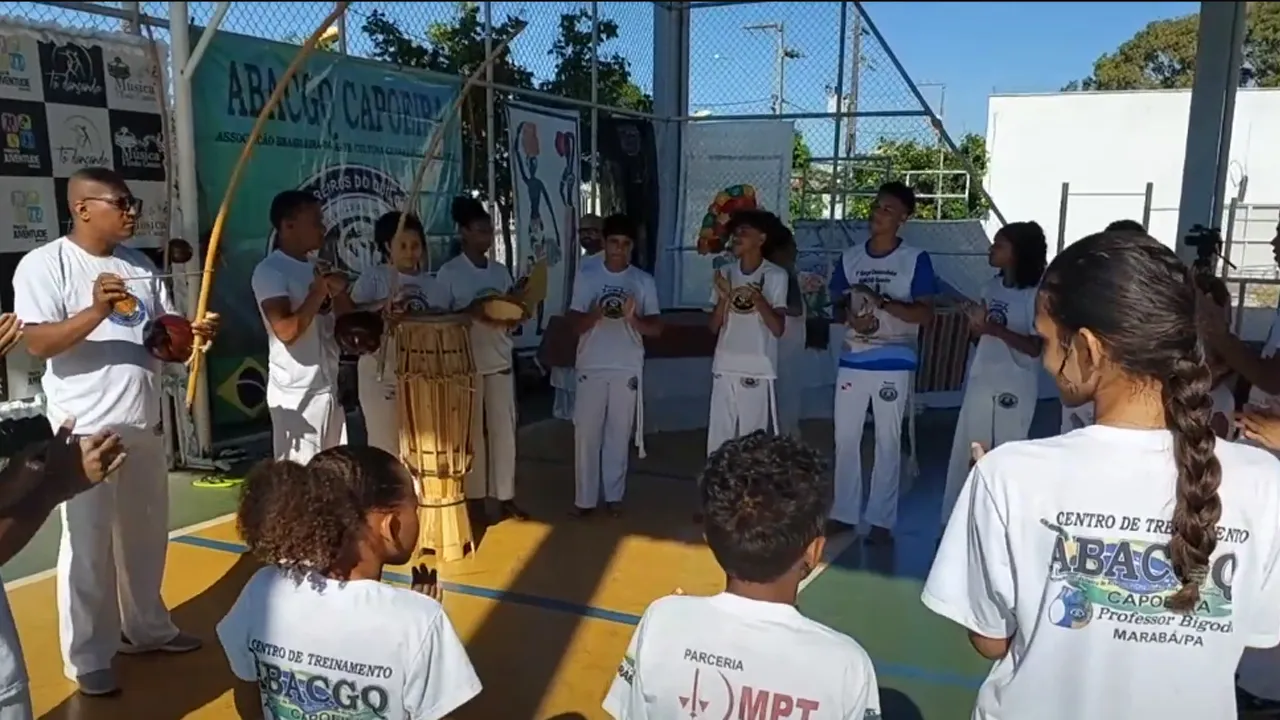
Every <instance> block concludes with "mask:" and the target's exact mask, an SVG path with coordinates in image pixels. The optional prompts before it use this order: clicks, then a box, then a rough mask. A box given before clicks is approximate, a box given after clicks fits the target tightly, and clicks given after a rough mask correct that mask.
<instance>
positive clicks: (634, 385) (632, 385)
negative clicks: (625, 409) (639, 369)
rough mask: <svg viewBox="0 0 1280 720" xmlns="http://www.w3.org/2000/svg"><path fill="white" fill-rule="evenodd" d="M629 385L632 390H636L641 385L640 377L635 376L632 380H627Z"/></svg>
mask: <svg viewBox="0 0 1280 720" xmlns="http://www.w3.org/2000/svg"><path fill="white" fill-rule="evenodd" d="M627 387H628V388H630V389H631V390H633V391H634V390H637V389H639V387H640V378H635V377H633V378H631V379H630V380H627Z"/></svg>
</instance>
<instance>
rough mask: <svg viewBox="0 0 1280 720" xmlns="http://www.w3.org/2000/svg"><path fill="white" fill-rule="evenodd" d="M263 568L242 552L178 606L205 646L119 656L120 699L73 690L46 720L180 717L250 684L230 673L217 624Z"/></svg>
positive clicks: (184, 624)
mask: <svg viewBox="0 0 1280 720" xmlns="http://www.w3.org/2000/svg"><path fill="white" fill-rule="evenodd" d="M258 567H259V565H258V563H257V562H255V561H253V560H252V559H251V558H249V556H247V555H242V556H240V558H239V559H238V560H237V561H236V563H235V565H233V566H232V567H231V568H230V569H229V570H227V572H226V573H225V574H224V575H223V576H222V577H221V578H219V579H218V581H217V582H215V583H214V584H213V585H211V586H210V587H209V588H207V589H206V590H205V591H204V592H202V593H200V594H199V595H197V596H196V597H194V598H192V599H190V600H188V601H187V602H185V603H182V604H181V605H179V606H178V607H176V608H174V609H173V620H174V622H175V623H176V624H177V625H178V627H180V628H182V630H183V631H184V632H187V633H190V634H192V635H195V636H197V637H199V638H200V639H201V640H204V643H205V646H204V647H203V648H201V649H200V650H198V651H196V652H193V653H189V654H187V655H160V654H156V655H147V656H136V657H128V656H118V657H117V658H116V662H115V668H116V672H117V673H118V675H119V679H120V686H121V688H122V689H123V692H122V693H121V694H120V695H119V696H118V697H114V698H87V697H83V696H81V695H79V694H74V695H72V696H71V697H69V698H67V699H66V700H64V701H63V702H62V703H61V704H60V705H58V706H57V707H55V708H53V709H52V710H50V711H49V712H47V713H45V714H44V715H42V716H41V718H42V720H143V719H145V720H181V719H182V718H185V717H187V716H188V715H190V714H191V713H194V712H196V711H197V710H200V709H201V708H204V707H206V706H209V705H211V704H212V703H213V702H214V701H215V700H217V699H218V698H219V697H221V696H222V695H223V694H224V693H226V692H227V691H228V690H231V689H232V688H233V687H234V686H235V685H246V684H245V683H241V682H239V681H238V680H236V679H235V677H234V676H233V675H232V674H231V670H230V668H228V666H227V660H226V657H225V656H224V655H223V653H222V648H221V647H220V646H219V644H218V639H217V634H216V632H215V627H216V626H217V624H218V621H220V620H221V619H222V618H223V616H225V615H226V614H227V611H228V610H230V609H231V605H232V604H233V603H235V600H236V598H237V597H239V595H240V590H241V588H243V587H244V585H245V583H246V582H248V580H249V578H250V577H251V576H252V575H253V573H254V572H255V571H257V569H258ZM248 687H249V689H252V690H253V693H254V700H253V702H252V705H251V706H250V707H257V701H256V693H257V688H256V686H252V685H250V686H248ZM237 707H239V695H238V694H237ZM241 717H246V718H254V717H261V710H260V708H259V709H258V714H257V715H255V714H252V713H250V714H244V713H243V712H241Z"/></svg>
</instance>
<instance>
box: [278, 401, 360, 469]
mask: <svg viewBox="0 0 1280 720" xmlns="http://www.w3.org/2000/svg"><path fill="white" fill-rule="evenodd" d="M267 411H268V412H269V413H270V414H271V447H272V450H273V452H274V454H275V458H276V459H277V460H292V461H293V462H296V463H300V464H302V465H306V464H307V463H308V462H310V461H311V458H313V457H315V456H316V454H317V453H320V452H322V451H324V450H328V449H329V448H333V447H337V446H339V445H345V444H346V443H347V414H346V411H344V410H343V409H342V403H340V402H338V395H337V393H336V392H334V391H333V390H330V389H328V388H326V389H324V390H318V391H312V392H308V393H306V394H302V395H299V396H295V397H285V398H276V397H272V396H271V395H270V394H268V397H267Z"/></svg>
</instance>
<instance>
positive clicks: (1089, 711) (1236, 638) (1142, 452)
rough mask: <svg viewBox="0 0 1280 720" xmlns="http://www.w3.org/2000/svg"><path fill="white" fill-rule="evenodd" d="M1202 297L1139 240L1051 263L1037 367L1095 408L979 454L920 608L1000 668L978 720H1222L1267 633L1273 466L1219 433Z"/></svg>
mask: <svg viewBox="0 0 1280 720" xmlns="http://www.w3.org/2000/svg"><path fill="white" fill-rule="evenodd" d="M1197 296H1198V292H1197V290H1196V285H1195V281H1194V276H1193V273H1192V271H1191V270H1190V269H1189V268H1188V267H1187V266H1186V265H1184V264H1183V263H1182V262H1181V261H1180V260H1178V258H1177V256H1175V255H1174V253H1173V251H1171V250H1169V249H1168V248H1166V247H1164V246H1163V245H1161V244H1160V243H1159V242H1157V241H1156V240H1153V239H1152V238H1150V237H1148V236H1146V235H1136V234H1133V233H1113V232H1104V233H1100V234H1097V235H1092V236H1090V237H1087V238H1085V239H1083V240H1081V241H1079V242H1077V243H1075V244H1073V245H1070V246H1068V247H1067V248H1066V250H1064V251H1063V252H1061V253H1059V254H1058V256H1057V257H1056V258H1054V261H1053V263H1052V264H1051V265H1050V266H1049V268H1048V270H1047V271H1046V272H1045V277H1044V280H1043V281H1042V283H1041V285H1040V290H1039V296H1038V298H1037V303H1036V319H1035V331H1036V333H1037V334H1038V335H1039V336H1040V338H1041V339H1042V341H1043V347H1044V350H1043V363H1044V367H1045V368H1046V369H1047V370H1048V371H1049V373H1050V374H1051V375H1053V377H1054V379H1055V381H1056V382H1057V384H1058V389H1059V391H1060V392H1061V393H1062V396H1063V398H1064V400H1065V401H1067V402H1068V403H1069V404H1072V405H1076V404H1079V403H1080V402H1081V401H1092V402H1093V404H1094V408H1095V412H1096V415H1097V419H1096V423H1095V424H1094V425H1091V426H1088V427H1084V428H1081V429H1079V430H1076V431H1074V432H1071V433H1068V434H1066V435H1061V436H1058V437H1052V438H1046V439H1043V440H1026V441H1020V442H1011V443H1005V444H1004V445H1001V446H1000V447H998V448H996V449H995V450H993V451H991V452H990V453H988V454H986V455H985V456H982V457H980V458H979V459H978V461H977V463H976V465H975V466H974V468H973V470H972V471H971V472H970V474H969V477H968V479H967V480H966V482H965V485H964V489H963V490H962V491H961V493H960V498H959V501H958V502H957V504H956V509H955V512H954V514H953V515H952V516H951V520H950V522H949V523H948V525H947V528H946V532H945V533H944V535H943V539H942V543H941V546H940V547H939V551H938V555H937V557H936V559H935V560H934V564H933V568H932V570H931V571H930V573H929V578H928V580H927V582H926V584H925V588H924V593H923V595H922V600H923V602H924V604H925V605H926V606H927V607H928V608H929V609H931V610H933V611H934V612H936V613H938V614H939V615H942V616H944V617H946V618H948V619H950V620H952V621H954V622H956V623H958V624H960V625H963V626H964V627H965V628H966V629H967V630H968V631H969V639H970V642H971V643H972V644H973V647H974V649H975V650H977V651H978V653H979V654H981V655H982V656H984V657H985V658H987V659H990V660H993V661H995V664H994V665H993V667H992V669H991V672H990V675H989V676H988V677H987V680H986V682H985V683H984V684H983V686H982V688H981V690H980V691H979V693H978V699H977V706H976V707H975V709H974V711H973V717H974V718H975V719H976V720H990V719H991V718H1023V717H1035V718H1036V719H1037V720H1077V719H1078V720H1085V719H1086V718H1090V719H1092V718H1103V717H1107V718H1192V717H1195V718H1229V717H1235V716H1236V697H1235V691H1234V683H1233V677H1232V676H1233V671H1234V670H1235V667H1236V663H1237V662H1238V661H1239V658H1240V655H1241V653H1242V652H1243V651H1244V649H1245V648H1246V647H1270V646H1274V645H1276V644H1278V643H1280V462H1277V460H1276V459H1275V458H1274V457H1273V456H1271V455H1270V454H1269V453H1267V452H1265V451H1262V450H1260V449H1257V448H1252V447H1246V446H1244V445H1239V444H1235V443H1228V442H1219V441H1217V438H1216V437H1215V435H1214V433H1213V430H1212V429H1211V427H1210V414H1211V412H1212V407H1213V405H1212V401H1211V399H1210V395H1209V390H1210V386H1211V384H1212V373H1211V371H1210V368H1209V365H1208V363H1207V362H1206V358H1205V350H1204V347H1203V344H1202V342H1201V339H1200V335H1199V332H1198V329H1197V325H1196V310H1197ZM979 455H980V453H979Z"/></svg>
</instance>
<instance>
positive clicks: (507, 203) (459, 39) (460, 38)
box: [363, 2, 533, 247]
mask: <svg viewBox="0 0 1280 720" xmlns="http://www.w3.org/2000/svg"><path fill="white" fill-rule="evenodd" d="M522 25H523V20H521V19H520V18H519V17H517V16H515V15H508V16H507V17H506V18H505V19H504V20H503V21H502V22H500V23H494V25H493V28H492V30H493V41H492V44H493V46H495V47H496V46H497V45H498V44H500V43H502V42H503V41H504V40H506V39H507V38H510V37H512V36H514V35H515V34H516V32H517V31H518V30H519V28H520V27H521V26H522ZM363 29H364V32H365V34H366V35H367V36H368V37H369V39H370V40H371V41H372V42H373V53H372V55H373V57H374V58H375V59H378V60H383V61H386V62H389V63H393V64H396V65H400V66H403V67H414V68H422V69H424V70H433V71H435V72H438V73H443V74H447V75H456V76H463V77H466V76H470V75H471V74H472V73H473V72H475V71H476V70H477V69H478V68H479V67H480V65H481V63H483V62H484V59H485V57H486V55H487V53H486V52H485V41H484V20H483V19H482V18H481V16H480V6H479V5H478V4H477V3H469V2H463V3H458V5H457V10H456V14H455V17H454V19H453V21H452V22H433V23H431V24H429V25H428V26H427V28H426V33H425V37H426V43H425V44H423V43H419V42H418V41H417V40H415V39H412V38H410V36H409V35H407V34H405V32H404V31H403V30H401V29H400V27H399V26H397V25H396V24H395V22H394V21H392V20H391V19H389V18H388V17H387V16H386V15H384V14H383V13H382V12H381V11H379V10H374V11H373V12H371V13H370V14H369V17H368V18H367V19H366V20H365V22H364V27H363ZM493 81H494V83H495V84H498V85H504V86H507V87H513V88H532V87H533V73H532V72H530V71H529V70H528V69H527V68H525V67H524V66H522V65H520V64H519V63H517V62H516V61H515V60H514V59H513V58H512V56H511V52H510V48H508V49H507V50H505V51H504V52H503V53H502V55H501V56H500V57H498V58H497V59H496V60H495V61H494V62H493ZM511 97H512V93H510V92H503V91H495V92H494V118H493V130H494V136H495V142H494V144H493V150H494V156H493V166H494V186H495V195H496V197H494V198H492V200H493V201H494V202H495V203H496V205H497V207H498V214H499V219H500V223H499V224H500V226H501V228H502V233H503V239H504V241H505V242H506V244H507V247H511V237H510V219H511V213H512V211H513V205H514V199H513V196H512V193H511V165H510V162H509V157H508V155H509V153H508V152H507V150H506V145H507V143H506V137H507V119H506V117H507V114H506V112H505V111H504V105H505V103H506V102H507V100H509V99H510V98H511ZM486 111H487V108H486V101H485V88H484V87H482V86H475V87H473V88H472V89H471V90H470V91H469V92H468V93H467V96H466V98H465V99H464V100H463V102H462V107H461V112H460V116H461V122H462V167H463V173H462V184H463V189H464V190H466V191H468V192H471V193H478V194H479V195H480V196H481V197H484V198H488V195H489V175H488V169H487V163H488V162H489V159H490V158H489V143H488V139H489V136H488V132H489V126H488V116H487V114H486Z"/></svg>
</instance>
